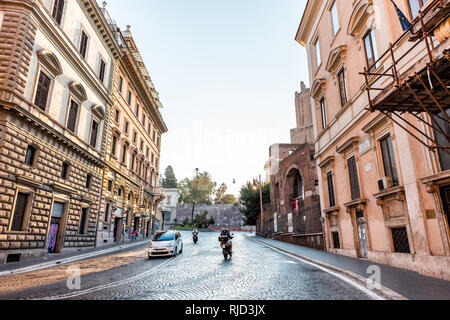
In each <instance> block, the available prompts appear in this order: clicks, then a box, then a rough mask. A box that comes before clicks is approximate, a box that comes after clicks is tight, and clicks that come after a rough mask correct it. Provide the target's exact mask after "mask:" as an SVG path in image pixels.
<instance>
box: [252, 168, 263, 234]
mask: <svg viewBox="0 0 450 320" xmlns="http://www.w3.org/2000/svg"><path fill="white" fill-rule="evenodd" d="M256 189H257V187H254V190H256ZM259 202H260V205H261V215H260V218H259V219H260V221H259V228H260V229H259V230H260V233H263V228H264V221H263V218H264V209H263V198H262V182H261V175H259Z"/></svg>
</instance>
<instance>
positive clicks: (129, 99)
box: [128, 91, 132, 105]
mask: <svg viewBox="0 0 450 320" xmlns="http://www.w3.org/2000/svg"><path fill="white" fill-rule="evenodd" d="M131 95H132V94H131V91H128V105H131Z"/></svg>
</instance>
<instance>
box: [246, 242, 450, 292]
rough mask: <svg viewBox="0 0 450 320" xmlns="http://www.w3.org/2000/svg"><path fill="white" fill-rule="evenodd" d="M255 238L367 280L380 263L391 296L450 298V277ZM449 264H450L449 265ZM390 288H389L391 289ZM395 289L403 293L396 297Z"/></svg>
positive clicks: (382, 276) (384, 285) (334, 269)
mask: <svg viewBox="0 0 450 320" xmlns="http://www.w3.org/2000/svg"><path fill="white" fill-rule="evenodd" d="M251 238H253V239H254V240H256V241H259V242H261V243H264V244H266V245H269V246H272V247H274V248H277V249H279V250H281V251H284V252H286V253H290V254H292V255H294V256H297V257H299V258H303V259H305V260H307V261H309V262H313V263H316V264H318V265H321V266H325V267H330V268H331V269H332V270H333V271H338V272H339V271H340V272H341V273H343V274H346V275H347V276H350V277H353V278H354V280H359V282H360V283H361V282H365V283H367V279H368V278H369V277H370V276H371V274H370V273H368V272H367V271H368V268H369V267H370V266H378V267H379V268H380V270H381V285H382V291H383V287H384V292H382V294H383V293H384V294H383V295H384V296H385V297H388V298H389V295H392V291H394V292H393V293H394V297H391V298H394V299H395V298H400V299H401V298H406V299H408V300H450V281H446V280H441V279H436V278H431V277H426V276H423V275H420V274H419V273H417V272H414V271H410V270H406V269H401V268H396V267H392V266H388V265H383V264H378V263H375V262H372V261H368V260H364V259H356V258H352V257H347V256H342V255H337V254H333V253H328V252H324V251H320V250H315V249H310V248H306V247H301V246H298V245H294V244H291V243H287V242H282V241H277V240H271V239H265V238H262V237H256V236H252V237H251ZM449 268H450V266H449ZM389 289H390V290H392V291H391V292H389V291H390V290H389ZM395 293H397V294H399V295H400V296H402V297H398V296H396V297H395Z"/></svg>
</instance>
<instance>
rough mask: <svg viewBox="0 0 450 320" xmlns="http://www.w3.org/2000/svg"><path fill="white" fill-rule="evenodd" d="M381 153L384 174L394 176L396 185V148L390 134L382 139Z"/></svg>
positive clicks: (393, 181) (393, 180)
mask: <svg viewBox="0 0 450 320" xmlns="http://www.w3.org/2000/svg"><path fill="white" fill-rule="evenodd" d="M380 147H381V155H382V157H383V166H384V174H385V175H386V176H387V177H391V178H392V183H393V184H394V186H397V185H398V175H397V168H396V165H395V157H394V148H393V147H392V138H391V136H388V137H386V138H384V139H382V140H380Z"/></svg>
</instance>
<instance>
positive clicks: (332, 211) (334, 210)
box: [323, 206, 341, 216]
mask: <svg viewBox="0 0 450 320" xmlns="http://www.w3.org/2000/svg"><path fill="white" fill-rule="evenodd" d="M339 211H341V208H340V207H338V206H334V207H332V208H329V209H326V210H323V212H324V213H326V214H334V215H335V216H337V215H338V214H339Z"/></svg>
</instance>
